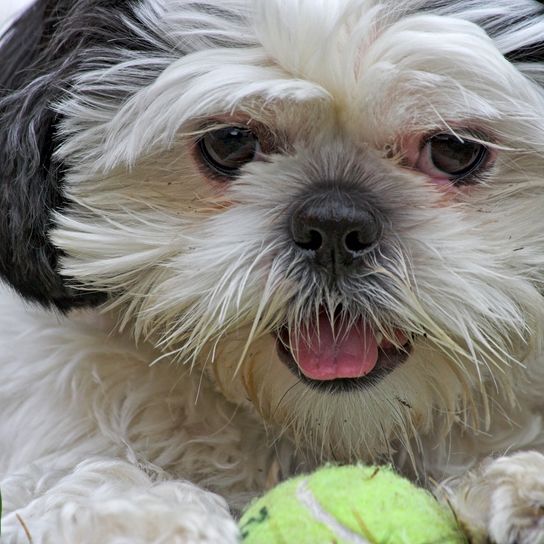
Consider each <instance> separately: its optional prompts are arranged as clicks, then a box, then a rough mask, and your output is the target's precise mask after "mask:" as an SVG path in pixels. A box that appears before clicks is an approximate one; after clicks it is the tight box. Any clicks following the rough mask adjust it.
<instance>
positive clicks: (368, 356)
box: [291, 315, 378, 381]
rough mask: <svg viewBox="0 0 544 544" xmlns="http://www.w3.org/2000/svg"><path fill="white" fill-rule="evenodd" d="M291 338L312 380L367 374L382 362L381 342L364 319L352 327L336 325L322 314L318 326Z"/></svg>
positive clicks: (299, 359) (355, 376) (300, 360)
mask: <svg viewBox="0 0 544 544" xmlns="http://www.w3.org/2000/svg"><path fill="white" fill-rule="evenodd" d="M304 332H305V333H306V334H300V336H299V337H297V338H292V339H291V344H292V347H293V355H294V356H295V359H296V361H297V363H298V366H299V368H300V370H301V371H302V373H303V374H304V375H305V376H306V377H308V378H311V379H312V380H320V381H326V380H335V379H338V378H360V377H362V376H366V375H367V374H369V373H370V372H372V370H373V369H374V367H375V366H376V363H377V362H378V343H377V342H376V337H375V336H374V333H373V332H372V329H371V328H370V327H369V326H368V325H367V324H366V323H364V322H363V321H362V320H361V321H359V322H357V323H355V324H354V325H353V326H352V327H351V328H350V329H347V328H346V327H342V326H338V325H337V326H336V327H335V331H334V334H333V330H332V325H331V322H330V320H329V319H328V318H327V316H325V315H322V316H320V317H319V322H318V326H317V327H312V328H311V329H310V330H308V331H304Z"/></svg>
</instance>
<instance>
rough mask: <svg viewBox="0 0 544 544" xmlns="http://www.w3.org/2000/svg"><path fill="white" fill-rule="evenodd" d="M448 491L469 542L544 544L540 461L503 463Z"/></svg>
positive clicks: (530, 456)
mask: <svg viewBox="0 0 544 544" xmlns="http://www.w3.org/2000/svg"><path fill="white" fill-rule="evenodd" d="M447 487H448V491H447V495H448V497H447V500H448V502H449V503H450V504H451V506H452V507H453V508H454V510H455V512H456V514H457V516H458V518H459V520H460V521H461V523H462V524H464V525H465V527H466V528H467V531H468V533H469V535H471V536H472V540H473V542H493V543H494V544H544V455H542V454H540V453H537V452H522V453H517V454H515V455H512V456H510V457H501V458H499V459H495V460H493V461H490V462H487V463H485V464H484V465H483V466H482V467H481V468H480V470H479V471H478V472H476V473H473V474H470V475H468V476H466V477H465V478H463V479H462V480H461V481H458V482H457V483H456V484H455V485H453V486H452V485H451V483H449V484H447Z"/></svg>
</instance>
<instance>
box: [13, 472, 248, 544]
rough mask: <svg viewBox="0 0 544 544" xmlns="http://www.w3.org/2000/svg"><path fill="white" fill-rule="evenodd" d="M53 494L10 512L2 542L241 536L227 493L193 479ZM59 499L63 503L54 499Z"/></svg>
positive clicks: (111, 543) (197, 543) (89, 543)
mask: <svg viewBox="0 0 544 544" xmlns="http://www.w3.org/2000/svg"><path fill="white" fill-rule="evenodd" d="M127 491H128V490H127ZM49 498H50V499H51V498H53V497H49ZM53 499H55V500H54V503H53V504H52V503H48V504H46V505H42V506H41V507H40V509H39V510H40V511H35V510H34V511H33V507H32V506H29V507H27V508H25V509H22V510H19V512H17V513H14V516H9V517H8V519H7V521H8V524H7V526H6V527H5V529H6V530H5V531H3V534H2V538H5V540H2V542H4V541H5V542H6V543H7V544H22V543H24V542H28V541H32V542H39V543H40V544H74V543H76V542H84V543H85V544H127V543H128V542H130V544H218V543H221V544H236V543H237V542H238V538H239V532H238V528H237V525H236V523H235V521H234V519H233V518H232V517H231V516H230V515H229V513H228V509H227V506H226V504H225V502H224V501H223V499H221V498H220V497H218V496H217V495H214V494H212V493H208V492H206V491H204V490H201V489H199V488H197V487H196V486H194V485H192V484H189V483H183V482H167V483H166V482H165V483H158V484H154V485H153V486H152V487H151V488H148V489H145V490H143V489H141V490H130V491H128V492H126V493H119V492H116V496H115V497H109V498H104V500H96V499H97V497H96V496H95V497H92V498H86V497H85V496H83V495H79V496H73V495H72V496H64V497H61V496H60V495H58V496H56V497H54V498H53ZM56 499H58V501H59V502H60V501H61V500H63V501H64V502H63V504H55V502H57V501H56ZM44 506H45V508H44ZM11 517H13V518H14V519H13V520H11V519H10V518H11ZM10 522H13V523H10Z"/></svg>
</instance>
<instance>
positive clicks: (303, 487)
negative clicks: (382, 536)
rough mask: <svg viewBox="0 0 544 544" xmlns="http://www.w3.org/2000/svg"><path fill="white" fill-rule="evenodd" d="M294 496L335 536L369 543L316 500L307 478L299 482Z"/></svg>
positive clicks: (363, 543) (365, 543)
mask: <svg viewBox="0 0 544 544" xmlns="http://www.w3.org/2000/svg"><path fill="white" fill-rule="evenodd" d="M296 496H297V499H298V500H299V501H300V504H301V505H302V506H304V508H306V510H307V511H308V513H309V514H310V516H312V517H313V518H314V519H315V520H316V521H318V522H319V523H322V524H323V525H325V526H327V527H328V529H329V530H330V531H331V532H332V533H333V534H335V535H336V536H339V537H340V538H342V539H343V540H345V541H346V542H350V543H353V544H371V542H369V541H368V540H366V539H365V538H363V537H362V536H360V535H358V534H357V533H354V532H353V531H352V530H351V529H350V528H349V527H346V526H345V525H343V524H342V523H340V522H339V521H338V520H337V519H336V518H335V517H333V516H332V515H331V514H330V513H329V512H327V511H326V510H325V509H324V508H323V507H322V506H321V503H320V502H319V501H318V500H317V498H316V496H315V495H314V494H313V492H312V490H311V489H310V488H309V482H308V480H306V479H305V480H302V482H300V484H299V485H298V486H297V489H296Z"/></svg>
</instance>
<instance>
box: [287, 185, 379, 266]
mask: <svg viewBox="0 0 544 544" xmlns="http://www.w3.org/2000/svg"><path fill="white" fill-rule="evenodd" d="M290 228H291V237H292V239H293V241H294V242H295V244H296V245H297V246H298V247H299V248H300V249H303V250H305V251H306V252H308V253H309V254H310V255H311V256H312V258H313V259H314V261H315V262H316V263H318V264H320V265H322V266H325V267H326V268H328V269H331V270H333V271H335V272H339V271H341V270H342V269H345V268H348V267H350V266H351V265H353V264H354V263H356V262H357V260H358V259H359V258H360V257H362V256H363V255H364V254H365V253H368V251H369V250H370V249H372V248H373V247H374V246H375V245H376V243H377V242H378V240H379V238H380V235H381V230H382V229H381V222H380V220H379V219H378V217H377V214H376V213H375V212H374V211H373V210H372V208H371V206H370V205H369V204H368V203H367V202H364V200H363V199H362V198H361V197H360V196H359V195H356V196H354V195H352V194H349V193H347V192H342V191H325V192H321V193H319V194H317V195H313V196H312V197H310V198H307V199H305V200H304V201H303V202H302V203H301V204H300V205H299V206H297V207H296V208H295V209H294V210H293V212H292V214H291V218H290Z"/></svg>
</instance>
